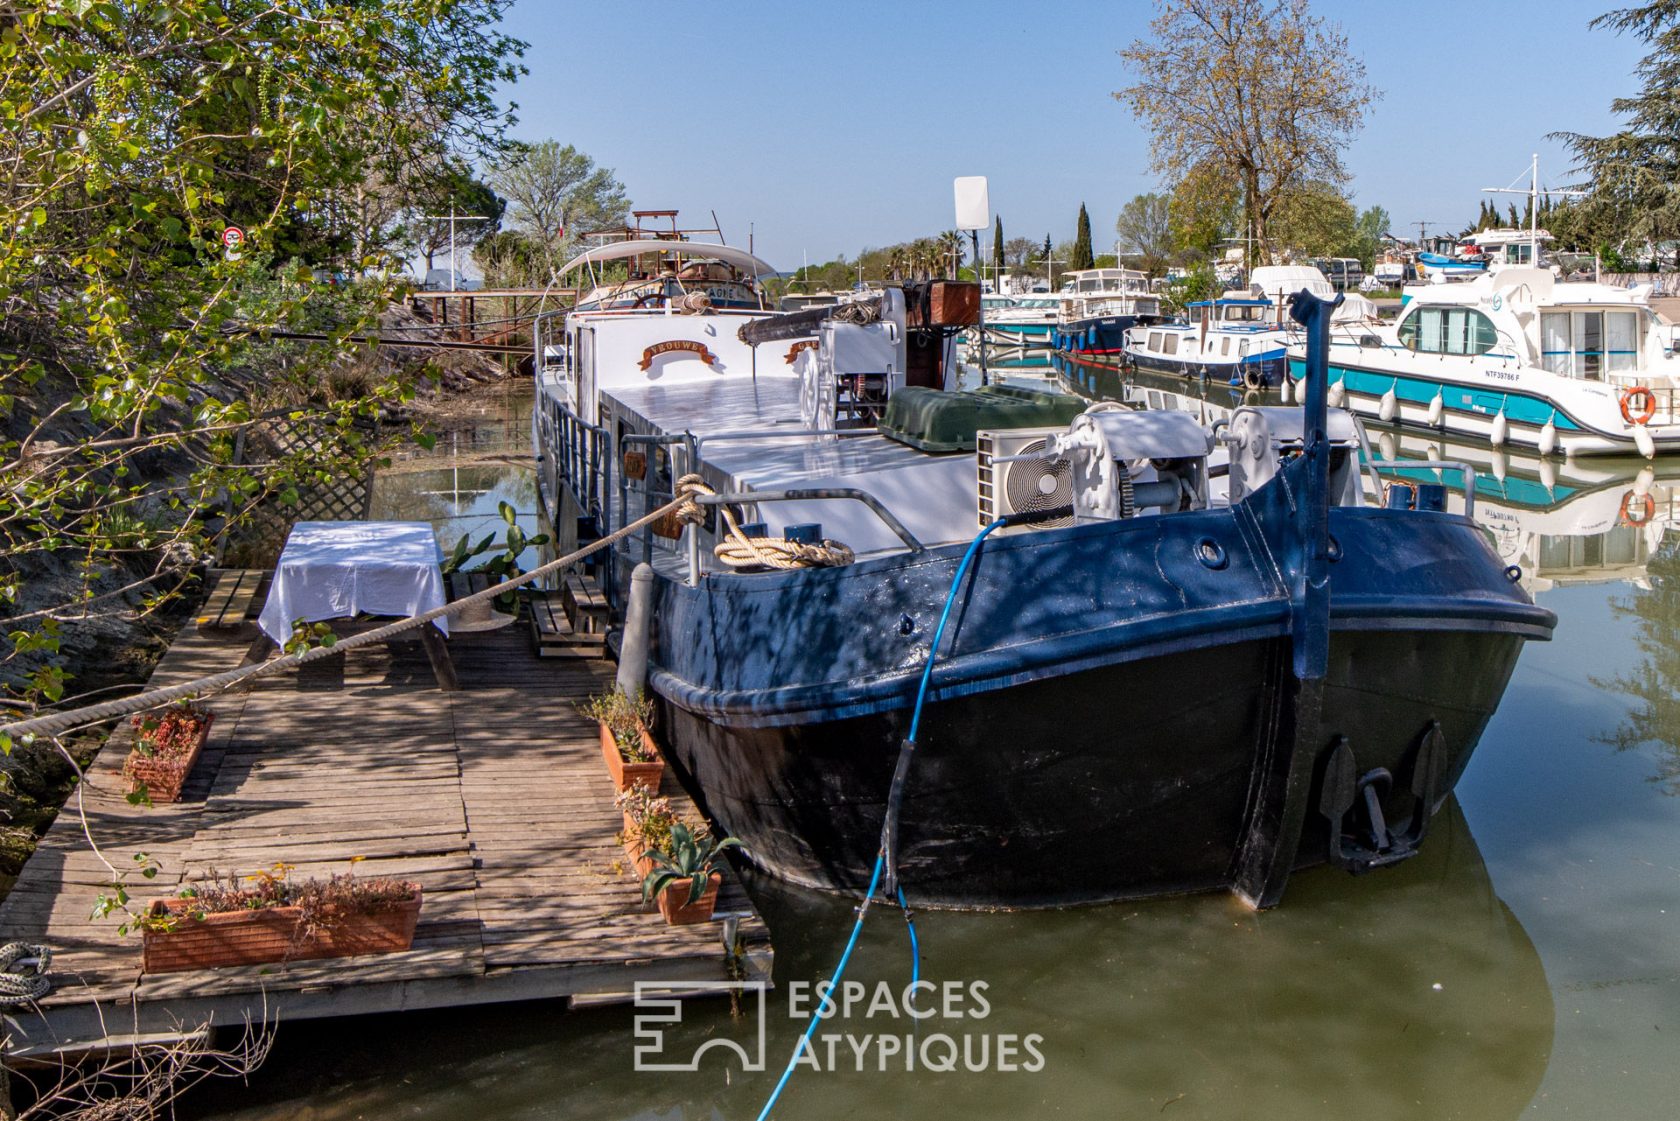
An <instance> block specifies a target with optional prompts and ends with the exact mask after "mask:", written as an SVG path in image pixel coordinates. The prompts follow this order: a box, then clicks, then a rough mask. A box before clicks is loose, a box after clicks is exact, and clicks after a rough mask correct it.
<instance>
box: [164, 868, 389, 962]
mask: <svg viewBox="0 0 1680 1121" xmlns="http://www.w3.org/2000/svg"><path fill="white" fill-rule="evenodd" d="M290 871H291V866H290V865H287V864H276V865H274V866H273V867H272V868H269V869H267V870H265V871H262V872H259V873H257V874H256V875H254V876H246V877H244V878H243V879H238V880H236V879H232V878H224V877H222V876H221V875H220V874H219V873H217V872H214V871H211V872H209V873H207V874H206V875H205V876H203V877H201V878H200V879H199V881H198V882H197V883H195V884H193V885H192V886H190V887H187V888H185V889H183V890H182V892H181V893H180V895H179V896H177V897H176V898H173V899H158V900H154V901H153V902H152V904H151V906H150V907H149V908H147V911H146V914H145V915H144V917H143V918H142V920H141V922H140V923H139V926H140V929H141V938H142V945H141V968H142V969H143V970H144V971H145V972H147V973H171V972H178V971H180V970H185V969H209V968H212V967H215V966H221V965H257V964H261V963H266V962H279V961H302V960H308V959H313V958H332V957H351V956H353V955H356V954H380V953H392V952H395V951H399V950H406V949H408V948H409V947H410V946H411V945H412V944H413V942H414V927H415V924H416V923H417V922H418V921H419V918H420V903H421V890H420V885H419V884H417V883H414V882H412V881H409V880H394V879H385V878H374V877H366V878H363V877H358V876H353V875H349V874H340V875H335V876H332V877H330V878H328V879H324V880H323V879H313V878H312V879H305V880H292V879H290V878H289V875H288V873H289V872H290Z"/></svg>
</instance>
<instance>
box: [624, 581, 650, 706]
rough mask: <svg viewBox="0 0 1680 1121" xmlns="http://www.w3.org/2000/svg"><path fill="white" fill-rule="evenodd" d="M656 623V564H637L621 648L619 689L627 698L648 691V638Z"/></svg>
mask: <svg viewBox="0 0 1680 1121" xmlns="http://www.w3.org/2000/svg"><path fill="white" fill-rule="evenodd" d="M652 624H653V567H652V566H651V565H646V564H638V565H637V566H636V568H635V570H634V571H632V572H631V573H630V604H629V607H628V608H627V609H626V610H625V614H624V641H623V643H621V644H620V645H619V648H618V689H619V692H621V693H623V694H624V695H625V696H626V697H640V696H642V695H644V694H645V693H646V692H647V669H648V638H649V631H650V630H651V628H652Z"/></svg>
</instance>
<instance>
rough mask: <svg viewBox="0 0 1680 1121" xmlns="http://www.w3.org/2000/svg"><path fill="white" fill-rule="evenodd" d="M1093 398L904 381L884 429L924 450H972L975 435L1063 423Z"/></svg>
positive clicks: (882, 425)
mask: <svg viewBox="0 0 1680 1121" xmlns="http://www.w3.org/2000/svg"><path fill="white" fill-rule="evenodd" d="M1089 404H1090V402H1088V401H1086V400H1085V398H1083V397H1076V396H1074V395H1072V394H1070V393H1043V392H1040V391H1038V390H1035V389H1018V388H1016V387H1015V386H1011V385H988V386H985V387H984V388H981V389H971V390H962V391H957V392H951V391H947V390H942V389H924V388H922V387H920V386H906V387H905V388H903V389H900V390H899V391H898V392H896V393H894V394H893V395H892V399H891V400H889V401H888V402H887V410H886V412H885V414H883V415H882V417H881V423H880V430H881V434H882V435H884V436H889V437H891V438H892V439H894V440H897V441H898V442H899V443H901V444H909V445H910V446H911V447H913V448H916V449H918V450H920V451H925V452H961V451H968V452H971V451H973V450H974V434H975V433H976V432H981V431H985V430H987V429H997V428H1065V427H1067V425H1068V424H1070V423H1071V422H1072V421H1073V418H1074V417H1076V416H1078V415H1079V414H1080V413H1082V412H1084V411H1085V408H1086V406H1087V405H1089Z"/></svg>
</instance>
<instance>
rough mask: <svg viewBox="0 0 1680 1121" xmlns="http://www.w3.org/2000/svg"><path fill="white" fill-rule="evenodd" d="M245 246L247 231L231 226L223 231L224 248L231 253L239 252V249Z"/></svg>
mask: <svg viewBox="0 0 1680 1121" xmlns="http://www.w3.org/2000/svg"><path fill="white" fill-rule="evenodd" d="M244 244H245V231H244V230H242V229H240V228H239V227H238V226H229V227H228V228H227V229H225V230H223V231H222V246H223V248H225V249H226V250H227V251H228V252H229V253H237V252H239V247H240V246H241V245H244Z"/></svg>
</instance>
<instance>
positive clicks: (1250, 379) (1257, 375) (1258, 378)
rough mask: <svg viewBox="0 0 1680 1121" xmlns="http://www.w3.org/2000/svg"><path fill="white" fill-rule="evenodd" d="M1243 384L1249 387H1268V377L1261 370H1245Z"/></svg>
mask: <svg viewBox="0 0 1680 1121" xmlns="http://www.w3.org/2000/svg"><path fill="white" fill-rule="evenodd" d="M1243 385H1244V387H1246V388H1248V389H1264V388H1266V378H1265V375H1263V374H1262V373H1261V372H1260V371H1259V370H1244V371H1243Z"/></svg>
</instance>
